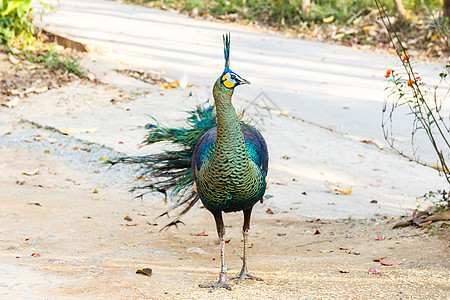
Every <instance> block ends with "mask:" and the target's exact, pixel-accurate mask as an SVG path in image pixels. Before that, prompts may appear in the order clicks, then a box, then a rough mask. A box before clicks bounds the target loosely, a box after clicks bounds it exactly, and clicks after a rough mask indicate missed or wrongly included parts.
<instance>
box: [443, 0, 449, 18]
mask: <svg viewBox="0 0 450 300" xmlns="http://www.w3.org/2000/svg"><path fill="white" fill-rule="evenodd" d="M444 16H445V17H447V18H449V19H450V0H444Z"/></svg>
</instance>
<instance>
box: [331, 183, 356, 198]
mask: <svg viewBox="0 0 450 300" xmlns="http://www.w3.org/2000/svg"><path fill="white" fill-rule="evenodd" d="M325 185H326V187H327V188H328V190H329V191H330V193H331V194H335V195H350V194H351V193H352V192H353V190H352V188H346V187H340V186H339V185H334V184H332V183H331V182H329V181H325Z"/></svg>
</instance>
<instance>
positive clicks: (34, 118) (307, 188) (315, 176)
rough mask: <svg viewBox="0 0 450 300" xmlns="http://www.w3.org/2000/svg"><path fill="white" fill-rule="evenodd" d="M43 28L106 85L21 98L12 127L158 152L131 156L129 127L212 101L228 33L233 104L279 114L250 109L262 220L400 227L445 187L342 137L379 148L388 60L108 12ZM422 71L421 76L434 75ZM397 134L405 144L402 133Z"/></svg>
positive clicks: (62, 10) (70, 10)
mask: <svg viewBox="0 0 450 300" xmlns="http://www.w3.org/2000/svg"><path fill="white" fill-rule="evenodd" d="M44 22H45V23H46V24H51V25H49V27H50V28H51V29H52V31H57V32H61V33H63V34H65V35H70V36H71V37H72V38H73V39H76V40H80V41H82V42H84V43H86V44H88V46H89V47H91V48H95V49H96V52H94V54H90V55H88V56H87V57H86V59H85V60H84V62H83V64H84V67H85V68H87V69H88V70H89V71H90V72H92V73H93V74H94V75H95V76H96V77H97V78H98V79H99V81H100V82H102V83H103V85H95V84H92V83H88V84H86V83H84V85H83V86H79V85H78V84H77V83H74V84H71V85H68V86H66V87H63V88H61V89H59V90H53V91H49V92H48V93H45V94H41V95H35V96H33V97H30V98H29V99H28V100H25V101H23V102H22V103H21V105H19V106H18V107H16V108H15V109H14V110H15V113H16V114H17V116H18V118H20V119H26V120H29V121H31V122H33V123H36V124H39V125H42V126H44V127H45V126H51V127H54V128H58V129H61V128H68V127H72V128H96V129H97V131H96V132H91V133H75V134H72V135H73V136H74V137H76V138H79V139H81V140H83V141H87V142H93V143H97V144H101V145H106V146H108V147H110V148H112V149H114V150H116V151H120V152H122V153H126V154H128V155H145V154H148V153H150V152H155V151H158V150H160V149H161V148H158V147H144V148H138V146H137V145H138V144H139V143H140V142H142V139H143V137H144V135H145V131H144V130H142V128H140V129H139V128H138V126H142V125H144V124H146V123H147V122H149V121H151V119H150V118H149V117H148V116H147V114H148V115H151V116H153V117H155V118H156V119H157V120H159V121H160V122H162V123H165V124H171V125H173V124H176V122H178V124H180V120H183V118H185V116H184V115H183V113H182V112H183V111H186V110H187V109H189V108H191V107H193V106H194V105H195V104H196V103H198V102H204V101H205V100H206V99H207V98H208V97H210V89H211V88H210V84H211V83H212V82H214V80H215V78H216V77H217V76H218V74H220V72H221V71H222V70H223V48H222V41H221V38H222V33H224V32H226V31H228V30H231V31H232V46H231V47H232V49H231V52H232V54H231V55H232V61H231V64H232V68H233V69H234V70H235V71H237V72H239V73H240V74H241V75H242V76H243V77H246V78H247V79H249V80H251V81H252V82H253V84H252V85H251V86H243V87H239V88H238V89H236V93H235V96H234V100H233V101H234V104H235V105H236V106H237V107H246V106H247V105H248V104H249V102H250V101H252V99H253V98H255V97H256V96H257V95H258V94H259V93H260V92H261V91H262V90H263V91H265V92H266V93H267V94H268V95H269V97H270V98H271V99H272V100H273V101H274V102H275V103H276V104H277V105H278V106H280V107H281V109H282V110H286V111H288V112H287V113H286V114H278V115H277V114H275V115H273V116H272V117H270V116H268V115H266V116H264V118H262V119H259V116H258V115H257V114H255V111H254V110H253V109H254V107H250V108H249V110H248V111H247V113H248V114H250V116H251V117H252V118H253V119H254V120H255V121H259V124H258V126H259V128H260V129H261V130H262V132H263V135H264V136H265V138H266V140H267V142H268V146H269V153H270V159H271V163H270V171H269V178H270V179H269V183H270V184H271V187H270V189H269V190H268V194H269V195H271V196H273V197H272V198H270V199H268V200H267V201H266V202H265V204H264V205H267V208H274V209H276V210H278V211H292V212H293V213H294V214H295V215H296V216H298V217H320V218H328V219H334V218H349V217H351V218H370V217H373V216H374V215H401V214H405V213H408V211H409V210H410V209H414V208H416V206H417V205H418V204H420V203H419V202H417V200H416V197H417V196H420V195H423V194H425V193H427V192H428V191H430V190H436V189H439V188H443V187H446V186H447V185H448V184H447V183H446V182H445V180H444V178H443V177H442V176H441V177H440V176H438V173H437V171H436V170H434V169H431V168H427V167H423V166H420V165H417V164H415V163H412V162H410V161H408V160H407V159H405V158H402V157H400V156H398V155H395V154H393V153H391V152H389V151H385V150H380V149H379V148H378V147H377V146H375V145H374V144H365V143H362V142H361V141H360V139H359V138H349V137H348V136H346V135H344V134H349V135H353V136H359V137H365V136H368V137H369V138H371V139H372V140H375V139H376V140H381V137H380V135H381V129H380V116H381V112H380V110H381V102H382V100H383V98H384V89H383V87H384V85H385V83H384V82H383V78H384V77H383V74H384V70H385V68H386V66H392V65H393V64H395V60H394V58H393V57H392V56H389V57H386V56H384V55H380V54H375V53H369V52H361V51H356V50H352V49H349V48H344V47H338V46H330V45H326V44H321V43H313V42H306V41H302V40H297V39H287V38H285V37H281V36H273V35H267V34H261V33H255V32H251V31H250V30H249V29H246V28H242V27H237V26H232V25H227V24H219V23H210V22H204V21H198V20H193V19H190V18H188V17H186V16H183V15H179V14H176V13H171V12H163V11H159V10H153V9H148V8H142V7H137V6H130V5H122V4H118V3H115V2H110V1H108V2H104V1H97V0H92V1H84V0H82V1H70V0H67V1H61V6H59V10H58V11H57V12H56V13H52V14H49V15H46V16H45V18H44ZM99 52H100V53H103V54H106V55H107V56H108V57H107V58H104V57H103V56H102V55H100V54H98V53H99ZM96 53H97V54H96ZM114 60H115V61H116V62H114ZM117 61H121V62H122V63H127V64H129V65H131V66H132V67H133V68H138V69H158V70H163V71H166V72H167V74H168V75H171V76H174V77H175V78H176V77H178V76H180V75H181V74H183V73H184V72H186V73H187V74H188V75H189V77H190V78H191V82H194V83H195V87H193V88H190V89H188V90H184V91H183V90H180V89H174V90H165V89H161V88H160V87H159V86H158V85H156V86H152V85H149V84H147V83H143V82H141V81H138V80H135V79H133V78H129V77H126V76H123V75H121V74H118V73H117V72H116V71H115V69H123V68H127V67H128V68H129V66H126V65H124V64H119V63H117ZM421 68H422V69H423V70H425V71H428V72H430V71H435V70H437V69H433V68H437V65H432V66H421ZM190 92H192V93H193V97H189V93H190ZM111 99H116V100H117V101H116V100H115V101H113V102H111ZM126 99H128V100H126ZM42 107H45V109H41V108H42ZM344 108H345V109H344ZM302 119H306V120H308V121H310V122H312V123H314V124H315V125H314V124H311V123H308V122H303V121H301V120H302ZM317 125H320V126H317ZM402 125H403V126H404V128H403V135H404V138H405V141H407V137H408V125H407V123H403V124H402ZM405 144H407V143H405ZM164 147H166V146H164ZM336 188H338V189H342V188H344V189H346V188H352V190H351V194H350V195H335V194H333V193H330V190H335V189H336ZM337 193H338V194H339V192H337ZM373 200H374V201H373ZM424 206H426V205H424Z"/></svg>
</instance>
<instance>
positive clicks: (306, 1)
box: [302, 0, 450, 15]
mask: <svg viewBox="0 0 450 300" xmlns="http://www.w3.org/2000/svg"><path fill="white" fill-rule="evenodd" d="M448 1H450V0H448ZM310 10H311V0H302V11H303V13H304V14H306V15H308V14H309V12H310Z"/></svg>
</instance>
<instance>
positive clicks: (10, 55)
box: [8, 53, 20, 65]
mask: <svg viewBox="0 0 450 300" xmlns="http://www.w3.org/2000/svg"><path fill="white" fill-rule="evenodd" d="M8 60H9V61H10V62H11V63H12V64H13V65H17V64H19V63H20V60H18V59H17V58H15V57H14V56H13V55H12V54H11V53H8Z"/></svg>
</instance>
